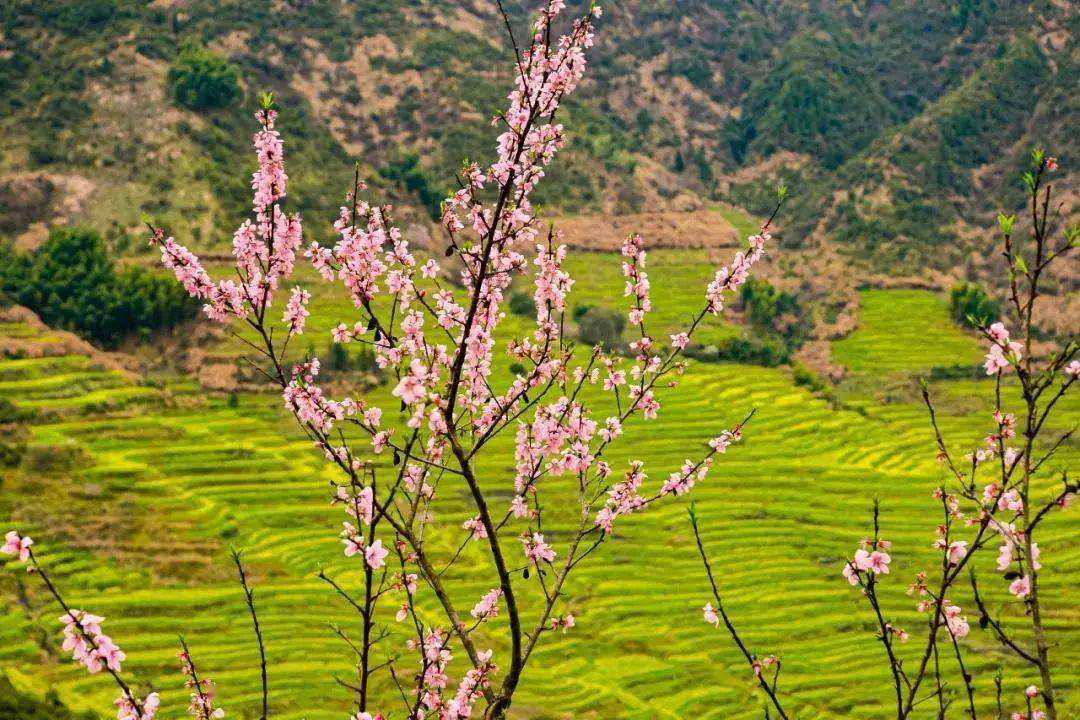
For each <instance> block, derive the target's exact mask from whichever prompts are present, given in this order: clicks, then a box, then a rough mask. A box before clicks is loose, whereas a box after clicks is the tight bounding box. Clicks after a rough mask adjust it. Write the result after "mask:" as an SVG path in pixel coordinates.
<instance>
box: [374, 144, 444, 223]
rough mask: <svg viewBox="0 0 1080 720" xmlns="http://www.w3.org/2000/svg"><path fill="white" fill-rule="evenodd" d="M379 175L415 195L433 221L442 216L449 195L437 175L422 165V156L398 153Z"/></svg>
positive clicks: (412, 153) (411, 153)
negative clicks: (442, 207) (441, 205)
mask: <svg viewBox="0 0 1080 720" xmlns="http://www.w3.org/2000/svg"><path fill="white" fill-rule="evenodd" d="M379 174H380V175H382V176H383V177H384V178H386V179H387V180H390V181H391V182H395V183H398V184H399V185H401V186H402V187H404V188H405V189H406V190H408V191H409V192H411V193H413V194H415V195H416V196H417V198H418V199H419V200H420V203H421V204H422V205H423V206H424V207H425V208H427V211H428V213H429V214H430V215H431V219H432V220H438V219H439V217H440V216H441V215H442V213H441V210H440V204H441V203H442V201H443V199H444V198H445V197H446V195H447V193H446V191H445V189H444V188H443V187H442V185H440V184H439V181H438V179H437V178H436V177H435V175H434V174H433V173H431V172H429V171H426V170H425V169H424V167H423V166H422V165H421V164H420V156H419V155H418V154H417V153H414V152H398V153H397V154H396V155H395V156H394V157H393V158H392V159H391V160H390V162H388V163H387V164H386V166H384V167H383V168H382V169H381V170H380V171H379Z"/></svg>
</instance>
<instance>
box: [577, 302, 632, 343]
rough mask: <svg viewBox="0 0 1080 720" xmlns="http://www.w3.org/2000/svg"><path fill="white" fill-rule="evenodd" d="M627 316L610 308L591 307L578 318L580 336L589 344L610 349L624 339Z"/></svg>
mask: <svg viewBox="0 0 1080 720" xmlns="http://www.w3.org/2000/svg"><path fill="white" fill-rule="evenodd" d="M625 326H626V318H625V317H624V316H623V314H622V313H620V312H617V311H615V310H611V309H609V308H602V307H597V308H589V309H588V310H586V312H585V313H584V314H583V315H582V316H581V317H580V318H579V319H578V337H579V338H580V339H581V341H582V342H583V343H587V344H589V345H602V346H604V348H606V349H610V348H612V347H614V346H616V345H618V344H619V343H620V342H621V341H622V332H623V328H624V327H625Z"/></svg>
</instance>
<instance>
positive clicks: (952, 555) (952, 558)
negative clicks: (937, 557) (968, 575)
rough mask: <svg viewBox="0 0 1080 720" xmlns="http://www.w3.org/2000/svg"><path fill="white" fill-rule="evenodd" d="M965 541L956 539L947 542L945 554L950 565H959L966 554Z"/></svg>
mask: <svg viewBox="0 0 1080 720" xmlns="http://www.w3.org/2000/svg"><path fill="white" fill-rule="evenodd" d="M967 545H968V544H967V541H966V540H956V541H955V542H952V543H949V547H948V549H947V550H946V551H945V556H946V557H947V558H948V559H949V564H950V565H959V564H960V561H961V560H963V559H964V558H965V557H966V556H967V552H968V551H967Z"/></svg>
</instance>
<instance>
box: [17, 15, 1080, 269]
mask: <svg viewBox="0 0 1080 720" xmlns="http://www.w3.org/2000/svg"><path fill="white" fill-rule="evenodd" d="M506 4H507V7H508V10H509V12H510V14H511V16H512V20H513V22H514V24H515V26H516V27H517V28H519V30H518V35H519V39H520V38H521V37H522V36H524V35H525V33H526V27H527V25H526V23H527V22H528V20H527V18H528V16H529V13H530V12H531V11H532V10H534V9H535V6H536V5H537V3H536V2H531V1H530V2H520V1H518V0H513V1H511V2H508V3H506ZM571 7H573V3H571ZM606 10H607V12H606V13H605V15H604V18H603V20H602V23H601V25H600V35H599V38H598V43H597V46H596V48H595V49H594V53H593V68H592V70H591V73H590V79H589V80H588V82H587V83H586V84H585V86H584V87H583V89H582V91H581V94H580V95H577V96H575V97H574V98H573V99H572V100H571V101H570V102H568V103H567V106H566V112H565V114H564V116H563V118H562V119H563V121H564V122H565V123H567V125H568V127H569V129H570V132H571V145H570V147H569V149H568V150H567V152H566V153H565V154H564V155H563V156H562V157H561V158H560V161H559V163H558V164H557V166H556V167H555V168H554V170H553V172H552V174H551V176H550V177H549V178H548V179H547V180H546V181H545V185H544V188H543V190H542V191H541V192H540V194H539V200H540V201H541V202H542V204H544V205H545V206H547V207H548V208H549V209H552V210H553V211H555V212H558V213H560V214H574V213H581V212H589V213H597V212H601V213H607V214H616V213H626V212H639V211H649V210H653V209H659V210H692V209H696V208H700V207H703V206H704V205H706V204H707V203H708V202H709V201H712V200H725V201H728V202H731V203H733V204H736V205H741V206H743V207H746V208H747V209H749V210H752V211H759V212H760V211H762V210H764V208H765V206H766V205H767V202H768V197H769V196H770V195H771V190H772V185H773V184H775V183H776V182H778V181H786V182H787V183H788V184H789V185H790V186H791V191H792V197H793V202H792V205H791V207H790V209H789V211H788V212H787V213H786V214H785V219H784V240H785V242H786V243H787V244H788V245H789V246H790V247H807V246H812V245H813V244H815V243H820V242H828V243H830V244H835V246H836V247H837V248H839V249H840V251H841V252H842V253H848V254H850V255H852V256H853V257H856V258H858V259H859V262H860V263H862V264H863V265H865V266H867V267H868V268H870V269H874V270H895V269H897V268H910V267H911V266H912V265H930V266H933V267H935V268H938V269H946V268H951V267H955V266H956V265H957V264H959V263H962V262H964V261H965V257H966V256H967V254H968V251H969V249H970V247H971V245H970V243H969V242H968V239H969V238H972V237H973V229H974V228H979V227H985V223H986V222H987V219H988V217H989V215H988V213H989V212H990V211H991V210H993V209H996V201H997V199H999V198H1005V200H1006V201H1007V202H1011V203H1015V202H1019V197H1020V195H1019V192H1017V189H1016V185H1015V183H1014V177H1015V176H1016V171H1017V167H1018V164H1019V162H1020V160H1021V158H1022V156H1023V155H1024V154H1025V153H1026V152H1027V151H1028V150H1029V149H1030V146H1032V145H1033V144H1036V143H1041V144H1046V145H1047V146H1048V148H1050V149H1051V150H1052V151H1053V152H1055V153H1057V154H1058V155H1059V156H1060V157H1061V158H1062V160H1063V162H1062V166H1063V170H1064V171H1066V172H1063V174H1062V177H1061V178H1060V179H1059V180H1058V183H1059V185H1060V186H1061V188H1062V189H1064V191H1065V194H1064V197H1065V198H1066V199H1067V200H1068V201H1069V202H1070V203H1071V202H1072V199H1073V198H1074V197H1075V188H1076V184H1077V183H1076V179H1075V178H1076V177H1080V176H1078V175H1077V174H1076V173H1075V172H1071V173H1070V172H1068V170H1069V168H1070V167H1071V166H1072V165H1074V164H1075V161H1076V160H1077V159H1080V158H1078V157H1077V155H1078V153H1077V152H1076V150H1077V141H1076V133H1075V132H1074V131H1070V123H1072V124H1075V119H1076V117H1078V114H1077V109H1078V108H1077V103H1078V100H1077V99H1076V95H1077V93H1076V87H1077V84H1078V80H1080V74H1078V67H1080V55H1078V51H1077V46H1076V35H1077V32H1076V31H1077V23H1078V17H1077V16H1078V13H1077V12H1076V7H1075V5H1074V4H1072V3H1068V2H1061V1H1060V0H1058V1H1056V2H1054V1H1050V2H1032V3H1018V2H1011V1H993V2H981V1H978V0H918V1H915V0H904V1H899V2H884V1H881V2H849V1H844V0H811V1H810V2H805V1H800V2H794V1H792V0H757V1H754V2H751V1H746V2H739V1H736V0H619V1H618V2H612V3H608V4H607V7H606ZM511 57H512V54H511V50H510V45H509V42H508V41H507V39H506V38H505V36H504V30H503V28H502V23H501V20H500V18H499V16H498V14H497V12H496V7H495V3H494V1H492V2H488V0H461V1H460V2H450V1H449V0H422V1H419V2H414V1H410V2H393V1H390V0H359V1H357V0H348V1H346V0H267V1H266V2H241V1H240V0H224V1H222V0H155V1H154V2H146V1H145V0H81V1H80V2H77V3H74V2H72V3H68V2H47V3H42V2H37V1H36V0H8V2H5V3H3V4H2V6H0V131H3V133H4V136H5V142H4V143H3V145H2V146H0V234H2V235H7V236H11V237H15V238H20V239H21V242H23V243H33V242H34V241H35V238H38V237H42V236H43V234H44V233H43V225H42V223H44V224H46V225H47V224H49V223H53V222H71V221H78V222H83V223H87V224H91V225H93V226H95V227H96V228H97V229H99V230H101V231H103V232H105V233H106V234H107V235H108V236H109V238H110V239H111V240H112V241H113V242H114V244H115V246H116V247H117V248H119V249H120V250H122V251H123V250H127V249H128V248H130V249H132V250H133V251H134V250H137V249H140V248H141V243H139V242H137V241H136V238H137V236H138V235H139V230H138V218H139V216H140V214H141V213H144V212H145V213H149V214H151V215H153V216H154V217H156V218H158V219H159V220H162V221H165V222H168V223H169V224H170V225H172V226H173V227H175V228H176V229H177V230H178V231H179V232H183V233H187V234H189V235H193V236H194V237H195V239H196V240H195V242H196V244H199V243H200V242H202V243H204V244H205V243H210V242H212V241H214V239H216V238H225V237H228V235H227V234H224V233H226V232H227V231H229V230H231V227H232V226H233V225H234V224H235V222H236V221H237V219H238V218H239V217H240V216H241V215H242V213H243V211H244V209H245V207H246V206H247V203H248V198H247V192H248V191H247V184H248V179H247V178H248V175H249V173H250V170H251V158H250V154H249V151H248V140H249V137H250V135H251V132H252V130H253V127H254V123H253V121H252V119H251V112H252V110H253V109H254V107H255V104H256V99H257V97H258V94H259V93H260V92H262V91H264V90H273V91H274V93H275V95H276V97H277V99H278V102H279V104H280V106H281V107H282V109H283V113H282V122H281V128H282V130H283V133H284V136H285V138H286V143H287V151H288V153H289V163H290V176H291V178H292V179H293V185H292V186H291V192H290V195H291V196H292V199H293V200H294V201H295V202H298V203H299V207H300V208H301V209H302V210H303V211H304V212H305V214H306V215H307V216H308V217H309V218H310V220H309V227H310V228H311V229H312V231H314V232H316V233H318V232H322V233H325V232H326V231H327V228H328V224H329V220H330V218H331V217H332V215H333V209H334V208H335V207H336V206H337V204H338V203H339V202H340V198H341V196H342V195H343V193H344V192H345V190H346V189H348V188H349V186H350V185H351V177H352V168H353V161H354V160H358V161H359V162H360V164H361V168H362V172H363V173H364V175H365V176H366V177H367V178H368V179H369V182H370V183H371V184H372V185H373V186H374V187H375V188H376V191H377V192H381V191H386V192H387V194H389V195H391V196H393V197H396V198H399V199H403V200H404V201H406V204H408V205H409V206H410V207H409V208H407V209H406V208H403V209H402V212H403V214H405V215H406V216H411V217H413V218H415V219H418V220H424V219H426V218H427V216H428V215H429V214H431V213H432V212H434V211H435V209H436V208H437V204H438V200H439V199H440V198H441V197H442V196H443V194H444V193H445V192H446V190H447V188H448V187H449V186H450V179H451V178H452V173H453V171H454V169H456V168H457V167H459V165H460V163H461V161H462V159H463V158H465V157H469V158H476V159H483V158H487V157H490V154H491V148H492V142H493V132H492V129H491V127H490V119H491V117H492V115H493V114H494V112H495V111H496V110H497V109H498V108H499V107H500V106H501V105H502V104H503V102H504V97H505V94H506V91H507V89H508V87H509V83H510V81H511V70H512V63H511ZM399 204H401V200H399ZM1070 207H1071V205H1070Z"/></svg>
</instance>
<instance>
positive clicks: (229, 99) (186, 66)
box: [169, 45, 241, 110]
mask: <svg viewBox="0 0 1080 720" xmlns="http://www.w3.org/2000/svg"><path fill="white" fill-rule="evenodd" d="M169 86H170V87H171V88H172V92H173V98H174V99H175V100H176V102H177V103H179V104H180V105H183V106H184V107H186V108H191V109H192V110H214V109H217V108H222V107H226V106H228V105H231V104H233V102H235V101H236V100H237V99H238V98H239V97H240V94H241V90H240V78H239V74H238V73H237V71H236V68H234V67H233V66H232V65H230V64H229V63H228V61H227V60H226V59H225V58H223V57H221V56H220V55H218V54H216V53H214V52H211V51H210V50H207V49H206V48H201V47H198V46H197V45H186V46H184V48H183V49H182V50H181V51H180V54H179V55H178V56H177V58H176V62H174V63H173V66H172V67H171V68H169Z"/></svg>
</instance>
